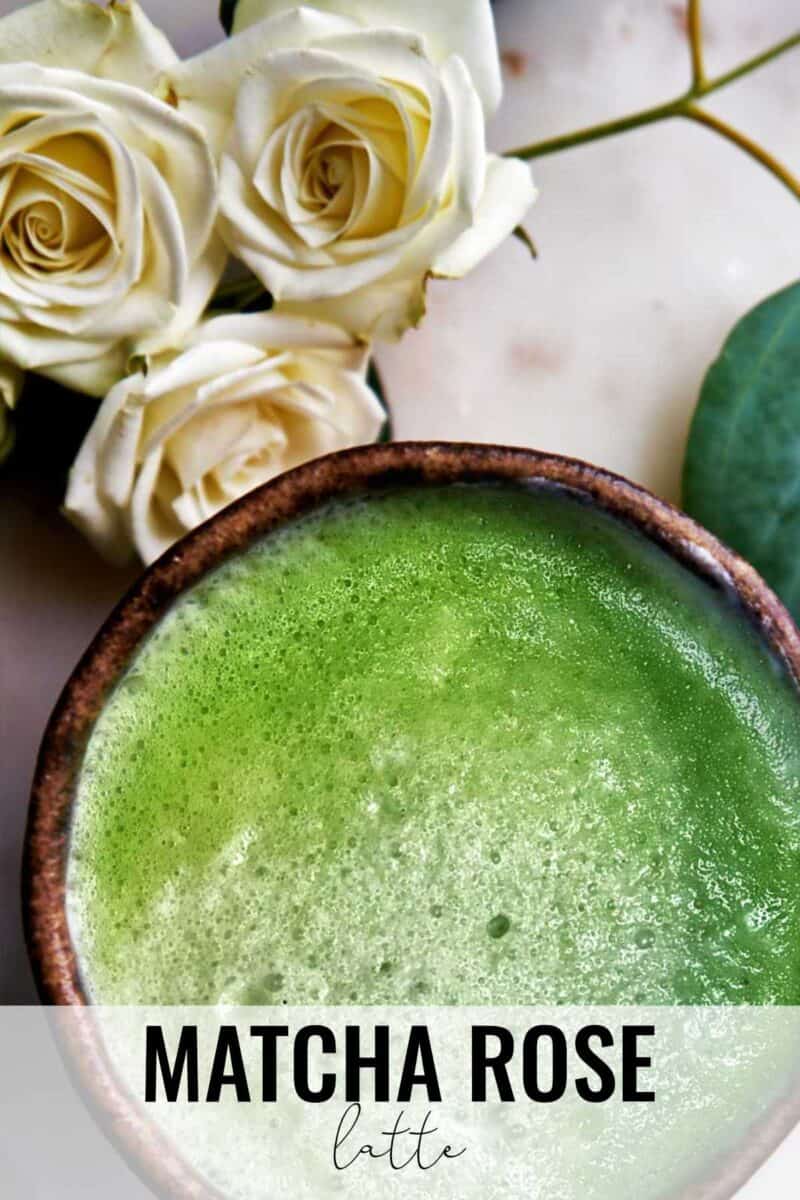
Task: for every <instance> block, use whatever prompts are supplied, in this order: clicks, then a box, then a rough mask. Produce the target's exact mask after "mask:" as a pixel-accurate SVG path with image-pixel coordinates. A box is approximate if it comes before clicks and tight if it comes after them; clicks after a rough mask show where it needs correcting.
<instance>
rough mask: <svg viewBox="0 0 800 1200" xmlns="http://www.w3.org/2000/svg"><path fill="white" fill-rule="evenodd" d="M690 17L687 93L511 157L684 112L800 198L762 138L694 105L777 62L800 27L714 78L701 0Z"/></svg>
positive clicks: (797, 40)
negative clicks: (709, 65)
mask: <svg viewBox="0 0 800 1200" xmlns="http://www.w3.org/2000/svg"><path fill="white" fill-rule="evenodd" d="M687 18H688V26H689V45H690V50H691V59H692V84H691V87H690V88H689V91H688V92H687V93H686V94H685V95H683V96H679V97H678V98H677V99H675V100H670V101H668V102H667V103H666V104H656V105H654V106H653V107H652V108H643V109H640V110H639V111H638V112H635V113H631V114H630V115H628V116H626V117H618V118H616V119H615V120H612V121H603V122H601V123H600V124H599V125H589V126H587V127H586V128H585V129H578V130H575V131H573V132H572V133H564V134H560V135H559V136H557V137H552V138H545V139H544V140H543V141H540V142H534V143H532V144H531V145H530V146H522V147H520V148H519V149H517V150H509V151H507V154H508V156H509V157H514V158H525V159H535V158H544V157H545V156H546V155H548V154H556V153H558V152H559V151H560V150H569V149H571V148H572V147H573V146H585V145H587V144H588V143H589V142H597V141H600V140H601V139H603V138H609V137H616V136H617V135H618V134H621V133H627V132H628V131H629V130H631V129H640V128H642V127H643V126H645V125H654V124H656V123H657V122H659V121H667V120H670V119H671V118H673V117H685V118H687V119H688V120H690V121H696V122H697V123H698V124H700V125H705V126H706V127H707V128H708V129H713V130H714V131H715V132H716V133H718V134H720V135H721V136H722V137H724V138H726V139H727V140H728V141H729V142H732V143H733V144H734V145H735V146H738V147H739V149H741V150H743V151H744V152H745V154H748V155H749V156H750V157H751V158H753V159H755V160H756V161H757V162H759V163H760V164H761V166H763V167H765V168H766V169H767V170H768V171H770V172H771V173H772V174H773V175H774V176H775V178H776V179H778V180H779V181H780V182H781V183H782V184H783V185H784V186H785V187H787V188H788V189H789V191H790V192H791V193H792V194H793V195H794V196H796V197H797V198H798V199H800V181H798V179H797V177H796V176H794V175H793V174H792V173H791V171H789V170H788V169H787V168H786V167H785V166H784V165H783V164H782V163H780V162H779V161H778V160H777V159H776V158H775V157H774V156H773V155H772V154H770V153H769V151H767V150H765V149H764V148H763V147H762V146H759V145H758V143H757V142H754V141H752V139H751V138H749V137H747V135H746V134H744V133H741V132H740V131H739V130H738V129H734V128H733V126H731V125H728V124H727V123H726V122H725V121H722V120H721V119H720V118H719V117H715V116H714V115H713V114H712V113H709V112H707V111H706V110H705V109H703V108H699V107H698V106H697V105H696V104H695V101H696V100H698V99H700V98H701V97H703V96H709V95H711V93H712V92H717V91H719V90H720V89H721V88H724V87H727V86H728V84H730V83H734V82H735V81H736V80H737V79H741V78H743V76H745V75H749V74H750V73H751V72H752V71H755V70H757V69H758V68H759V67H762V66H764V65H765V64H766V63H769V62H772V61H773V59H776V58H778V57H779V56H780V55H782V54H785V53H786V52H787V51H789V50H793V49H794V48H795V47H797V46H800V32H798V33H794V34H792V35H791V36H790V37H787V38H784V39H783V41H782V42H777V43H776V44H775V45H774V46H770V47H769V49H767V50H763V51H762V52H761V53H760V54H756V55H754V56H753V57H752V58H748V59H746V60H745V62H743V63H740V64H739V65H738V66H737V67H733V69H732V70H730V71H726V72H725V73H724V74H722V75H717V76H716V77H715V78H713V79H709V78H707V76H706V74H705V59H704V53H703V30H702V24H703V12H702V0H688V9H687Z"/></svg>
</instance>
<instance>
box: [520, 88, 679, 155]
mask: <svg viewBox="0 0 800 1200" xmlns="http://www.w3.org/2000/svg"><path fill="white" fill-rule="evenodd" d="M683 103H684V97H681V98H680V99H679V100H672V101H670V102H669V103H668V104H657V105H654V107H653V108H643V109H641V110H640V111H639V112H635V113H631V114H630V116H627V117H619V118H617V119H616V120H614V121H603V122H601V123H600V124H599V125H589V126H587V127H586V128H585V129H577V130H574V131H573V132H572V133H564V134H561V135H560V136H558V137H553V138H546V139H545V140H544V141H542V142H534V143H533V145H531V146H523V147H521V148H520V149H519V150H507V151H506V154H507V155H508V156H509V157H513V158H527V159H533V158H544V157H545V156H546V155H548V154H557V153H558V152H559V151H560V150H569V149H570V148H571V147H572V146H585V145H586V144H587V143H588V142H597V141H600V140H601V139H602V138H607V137H616V136H617V134H620V133H627V132H628V130H630V129H639V128H640V127H641V126H642V125H652V124H654V123H655V122H656V121H663V120H665V119H666V118H667V117H677V116H679V115H680V110H681V108H682V106H683Z"/></svg>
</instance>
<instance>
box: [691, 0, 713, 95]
mask: <svg viewBox="0 0 800 1200" xmlns="http://www.w3.org/2000/svg"><path fill="white" fill-rule="evenodd" d="M687 16H688V26H689V48H690V50H691V55H692V91H693V92H694V94H695V95H700V93H701V92H702V90H703V88H705V87H706V86H707V84H708V80H707V79H706V65H705V52H704V49H703V5H702V0H689V11H688V14H687Z"/></svg>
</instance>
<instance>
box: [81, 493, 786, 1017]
mask: <svg viewBox="0 0 800 1200" xmlns="http://www.w3.org/2000/svg"><path fill="white" fill-rule="evenodd" d="M68 901H69V909H70V922H71V928H72V932H73V936H74V937H75V939H76V941H77V944H78V947H79V951H80V954H81V959H82V964H83V971H84V976H85V979H86V981H87V983H88V985H89V987H90V990H91V992H92V996H93V998H94V999H95V1000H97V1001H99V1002H103V1003H142V1004H144V1003H160V1004H173V1003H175V1004H177V1003H197V1004H212V1003H217V1002H226V1003H234V1004H236V1003H239V1004H241V1003H244V1004H248V1003H259V1004H277V1003H281V1002H283V1001H286V1002H287V1003H290V1004H317V1003H320V1004H405V1003H417V1002H419V1003H424V1004H429V1005H430V1004H450V1003H464V1004H472V1005H480V1004H487V1005H489V1004H529V1003H570V1004H581V1003H597V1004H613V1003H636V1004H644V1003H648V1004H660V1003H667V1004H668V1003H727V1002H742V1003H750V1004H758V1003H791V1004H800V937H799V936H798V932H800V705H799V704H798V701H797V696H796V693H795V690H794V687H793V685H792V684H791V683H790V681H789V680H788V679H787V678H786V677H785V675H784V674H783V672H782V671H781V670H779V669H778V667H777V666H776V664H775V663H774V661H773V660H772V659H771V657H770V656H769V655H768V654H767V652H766V651H765V650H764V648H763V647H762V646H761V644H760V642H759V641H758V639H757V638H756V637H755V635H754V634H753V633H752V632H751V631H750V629H749V628H748V627H747V625H746V624H745V622H744V621H743V620H742V619H741V618H740V617H739V616H738V614H737V613H736V612H735V611H734V610H733V609H732V608H731V607H730V605H729V603H728V602H727V601H726V600H725V599H724V598H723V597H722V596H721V595H718V594H716V593H715V592H713V591H712V589H711V588H710V587H708V586H707V585H706V584H704V583H702V582H700V581H699V580H697V579H696V578H694V577H693V576H692V575H691V574H690V573H689V572H688V571H686V570H684V569H683V568H681V567H680V566H678V565H677V564H676V563H674V562H673V561H672V560H671V559H669V558H668V557H667V556H666V555H665V554H664V553H662V552H661V551H660V550H658V549H657V548H656V547H654V546H652V545H651V544H649V543H648V542H646V541H645V540H644V539H643V538H642V537H640V536H639V535H638V534H636V533H635V532H633V531H631V530H629V529H628V528H626V527H625V526H623V525H621V524H620V523H618V522H616V521H614V520H613V519H611V518H609V517H607V516H605V515H603V514H600V513H597V512H595V511H593V510H591V509H588V508H586V507H584V506H583V505H581V504H579V503H578V502H576V501H574V500H572V499H569V498H567V497H565V496H562V495H559V494H556V493H553V492H548V491H534V492H529V491H525V490H516V489H510V488H489V487H475V486H473V487H450V488H441V489H435V490H409V491H399V492H392V493H389V494H387V495H386V496H383V497H380V498H372V499H369V500H359V501H352V502H347V503H338V504H335V505H332V506H331V507H329V508H328V509H326V510H324V511H323V512H321V513H319V514H316V515H314V516H312V517H309V518H306V519H304V520H302V521H300V522H298V523H297V524H296V525H295V526H293V527H292V528H290V529H288V530H287V531H284V532H282V533H281V534H280V535H278V536H275V537H272V538H269V539H266V540H265V541H264V542H263V543H261V544H260V545H259V546H257V547H256V548H254V549H252V550H250V551H249V552H247V553H246V554H244V555H242V556H240V557H239V558H237V559H236V560H234V561H231V562H230V563H228V564H227V565H225V566H223V567H222V568H220V569H219V570H217V571H216V572H215V573H214V574H213V575H211V576H209V577H208V578H207V579H206V580H205V581H203V582H202V583H201V584H199V585H198V586H196V587H195V588H194V589H193V590H192V591H191V592H190V593H187V594H186V596H185V597H183V598H182V599H181V600H180V601H179V602H178V603H177V604H176V605H175V607H174V608H173V610H172V612H171V613H170V614H169V616H168V617H167V618H166V619H165V620H164V621H163V622H162V623H161V624H160V625H159V627H158V628H157V629H156V631H155V632H154V633H153V634H152V635H151V636H150V638H149V639H148V640H147V642H146V643H145V644H144V645H143V647H142V649H141V650H140V652H139V654H138V656H137V658H136V660H135V662H134V663H133V665H132V667H131V668H130V670H129V671H128V673H127V674H126V676H125V677H124V678H123V680H122V681H121V683H120V685H119V686H118V688H117V689H116V691H115V693H114V695H113V696H112V698H111V699H110V701H109V703H108V705H107V706H106V708H105V710H104V712H103V714H102V716H101V717H100V719H99V721H98V723H97V726H96V728H95V730H94V732H93V735H92V738H91V741H90V744H89V747H88V750H87V754H86V758H85V763H84V766H83V771H82V775H81V780H80V786H79V794H78V799H77V804H76V815H75V821H74V826H73V831H72V854H71V860H70V872H69V878H68Z"/></svg>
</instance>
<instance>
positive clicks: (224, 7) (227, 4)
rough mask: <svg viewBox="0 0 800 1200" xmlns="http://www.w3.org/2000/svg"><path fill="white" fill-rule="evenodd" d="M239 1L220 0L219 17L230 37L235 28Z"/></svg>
mask: <svg viewBox="0 0 800 1200" xmlns="http://www.w3.org/2000/svg"><path fill="white" fill-rule="evenodd" d="M237 3H238V0H220V5H219V19H220V22H221V24H222V28H223V29H224V30H225V32H226V33H227V35H228V37H230V35H231V31H232V30H233V18H234V17H235V15H236V5H237Z"/></svg>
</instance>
